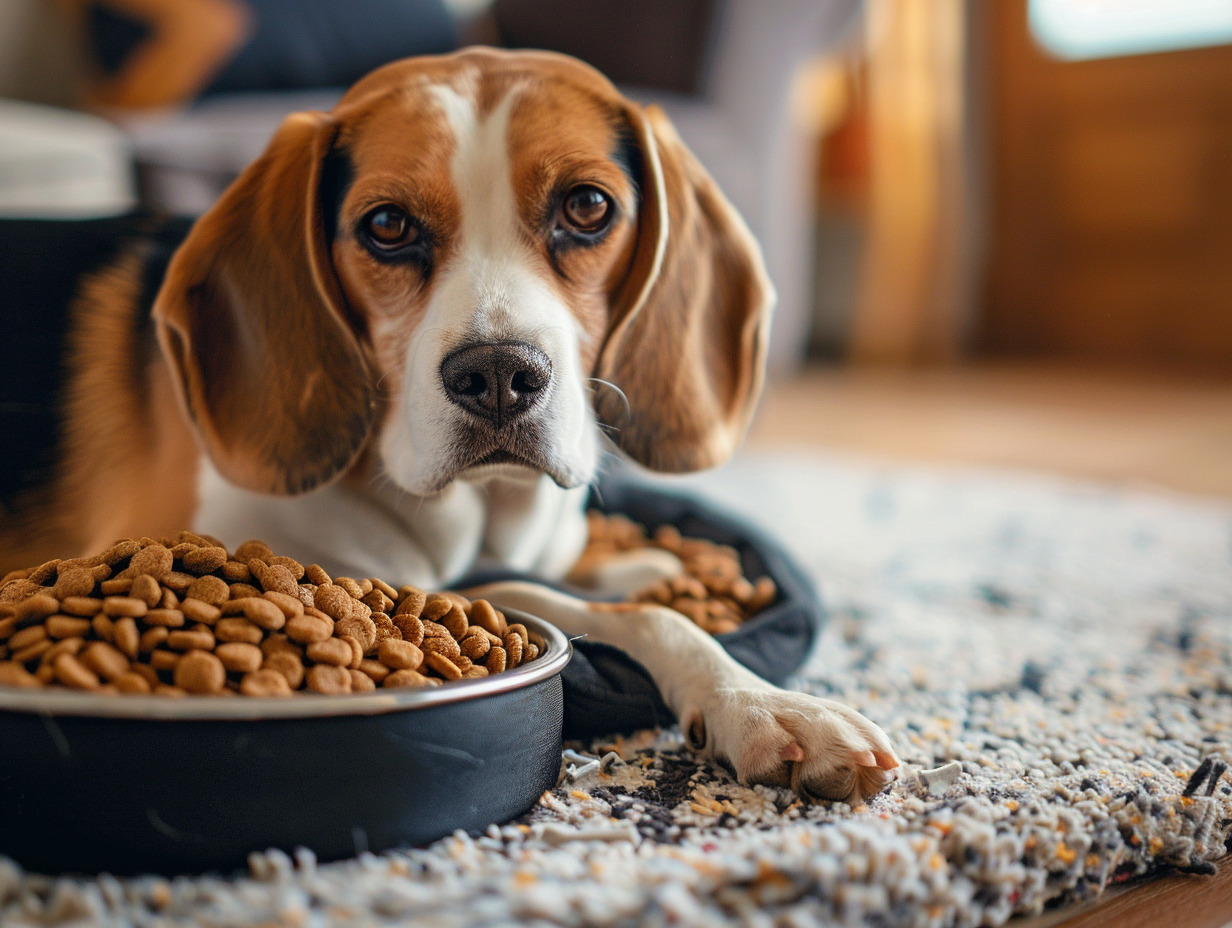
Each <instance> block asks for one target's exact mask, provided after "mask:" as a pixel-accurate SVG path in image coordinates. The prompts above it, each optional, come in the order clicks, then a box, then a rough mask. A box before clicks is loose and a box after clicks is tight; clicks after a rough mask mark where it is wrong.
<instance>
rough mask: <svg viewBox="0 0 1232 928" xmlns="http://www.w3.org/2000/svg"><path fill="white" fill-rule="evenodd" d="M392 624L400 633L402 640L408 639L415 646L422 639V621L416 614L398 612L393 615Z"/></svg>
mask: <svg viewBox="0 0 1232 928" xmlns="http://www.w3.org/2000/svg"><path fill="white" fill-rule="evenodd" d="M393 623H394V626H395V627H396V628H397V629H398V631H400V632H401V633H402V640H403V641H409V642H410V643H411V644H413V645H415V646H416V647H418V646H419V644H420V643H421V642H422V641H423V640H424V626H423V622H421V621H420V620H419V617H418V616H414V615H411V614H410V613H403V612H400V613H398V614H397V615H395V616H394V617H393Z"/></svg>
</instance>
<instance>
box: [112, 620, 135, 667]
mask: <svg viewBox="0 0 1232 928" xmlns="http://www.w3.org/2000/svg"><path fill="white" fill-rule="evenodd" d="M111 642H112V644H114V645H115V646H116V649H117V650H119V652H120V653H121V654H123V655H124V656H125V657H127V658H128V659H129V660H130V661H135V660H136V659H137V653H138V649H139V647H140V644H141V633H140V632H139V631H137V622H136V620H135V619H132V618H129V617H127V616H124V617H121V618H119V619H116V621H115V624H114V626H113V631H112V636H111Z"/></svg>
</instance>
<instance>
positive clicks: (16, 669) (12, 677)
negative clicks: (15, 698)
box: [0, 661, 40, 688]
mask: <svg viewBox="0 0 1232 928" xmlns="http://www.w3.org/2000/svg"><path fill="white" fill-rule="evenodd" d="M39 685H40V683H39V678H38V677H36V676H35V675H34V674H32V673H30V671H28V670H26V668H25V667H23V666H22V665H21V664H19V663H17V662H16V661H0V686H20V687H22V688H30V687H36V686H39Z"/></svg>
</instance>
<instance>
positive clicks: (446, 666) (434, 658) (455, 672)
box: [424, 651, 462, 680]
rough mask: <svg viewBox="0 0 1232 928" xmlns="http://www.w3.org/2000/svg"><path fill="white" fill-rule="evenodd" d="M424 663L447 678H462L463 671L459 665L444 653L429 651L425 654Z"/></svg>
mask: <svg viewBox="0 0 1232 928" xmlns="http://www.w3.org/2000/svg"><path fill="white" fill-rule="evenodd" d="M424 664H426V665H427V666H428V667H429V668H431V669H432V670H435V671H436V672H437V673H438V674H440V675H441V676H442V677H444V678H445V679H446V680H460V679H461V678H462V671H461V670H460V669H459V668H458V665H457V664H455V663H454V662H453V661H451V660H450V659H449V658H447V657H446V656H445V655H444V654H440V653H438V652H436V651H429V652H427V653H425V654H424Z"/></svg>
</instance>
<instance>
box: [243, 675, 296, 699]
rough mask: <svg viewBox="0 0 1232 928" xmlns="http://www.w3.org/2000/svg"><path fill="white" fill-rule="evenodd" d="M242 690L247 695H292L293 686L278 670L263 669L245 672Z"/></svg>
mask: <svg viewBox="0 0 1232 928" xmlns="http://www.w3.org/2000/svg"><path fill="white" fill-rule="evenodd" d="M240 692H241V693H242V694H243V695H245V696H290V695H291V687H290V685H289V684H288V683H287V678H286V677H284V676H283V675H282V674H281V673H279V672H278V671H277V670H270V669H263V670H254V671H253V672H252V673H248V674H245V675H244V679H242V680H241V681H240Z"/></svg>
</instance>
